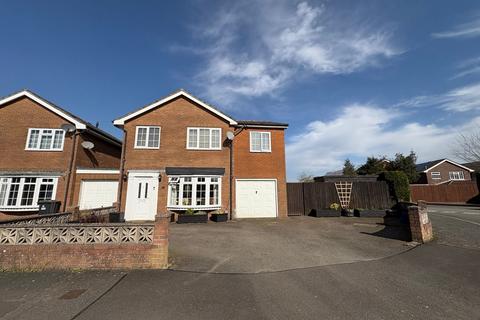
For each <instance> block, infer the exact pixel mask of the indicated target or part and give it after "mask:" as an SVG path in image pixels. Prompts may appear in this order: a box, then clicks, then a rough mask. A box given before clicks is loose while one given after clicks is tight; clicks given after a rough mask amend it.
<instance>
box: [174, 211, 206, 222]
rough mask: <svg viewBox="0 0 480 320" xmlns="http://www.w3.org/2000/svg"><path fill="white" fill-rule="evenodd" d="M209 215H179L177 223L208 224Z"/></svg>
mask: <svg viewBox="0 0 480 320" xmlns="http://www.w3.org/2000/svg"><path fill="white" fill-rule="evenodd" d="M207 221H208V215H207V214H206V213H205V214H179V215H178V219H177V223H207Z"/></svg>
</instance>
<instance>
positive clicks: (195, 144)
mask: <svg viewBox="0 0 480 320" xmlns="http://www.w3.org/2000/svg"><path fill="white" fill-rule="evenodd" d="M221 133H222V129H220V128H187V149H193V150H221V149H222V147H221V136H222V134H221Z"/></svg>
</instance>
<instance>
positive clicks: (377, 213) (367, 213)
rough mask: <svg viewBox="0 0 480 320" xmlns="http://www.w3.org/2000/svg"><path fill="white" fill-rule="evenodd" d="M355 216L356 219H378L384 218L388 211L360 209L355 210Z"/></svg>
mask: <svg viewBox="0 0 480 320" xmlns="http://www.w3.org/2000/svg"><path fill="white" fill-rule="evenodd" d="M353 214H354V216H355V217H362V218H363V217H372V218H373V217H378V218H383V217H385V215H386V214H387V210H381V209H362V208H358V209H355V210H353Z"/></svg>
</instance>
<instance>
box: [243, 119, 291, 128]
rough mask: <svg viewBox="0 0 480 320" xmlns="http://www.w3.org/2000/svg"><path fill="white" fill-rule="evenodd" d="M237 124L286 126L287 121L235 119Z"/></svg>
mask: <svg viewBox="0 0 480 320" xmlns="http://www.w3.org/2000/svg"><path fill="white" fill-rule="evenodd" d="M237 122H238V124H239V125H245V126H248V125H251V126H267V127H268V126H271V127H288V123H284V122H274V121H263V120H237Z"/></svg>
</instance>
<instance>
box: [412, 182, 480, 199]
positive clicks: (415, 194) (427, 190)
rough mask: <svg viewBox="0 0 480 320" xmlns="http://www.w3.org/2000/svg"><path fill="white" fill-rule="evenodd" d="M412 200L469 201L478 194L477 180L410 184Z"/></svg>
mask: <svg viewBox="0 0 480 320" xmlns="http://www.w3.org/2000/svg"><path fill="white" fill-rule="evenodd" d="M410 191H411V196H412V201H414V202H417V201H419V200H423V201H427V202H446V203H467V202H470V201H471V200H472V199H473V198H475V197H477V196H478V187H477V183H476V182H475V181H456V182H452V183H444V184H440V185H428V184H425V185H423V184H414V185H410Z"/></svg>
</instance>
